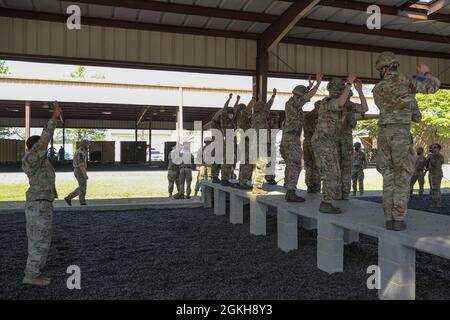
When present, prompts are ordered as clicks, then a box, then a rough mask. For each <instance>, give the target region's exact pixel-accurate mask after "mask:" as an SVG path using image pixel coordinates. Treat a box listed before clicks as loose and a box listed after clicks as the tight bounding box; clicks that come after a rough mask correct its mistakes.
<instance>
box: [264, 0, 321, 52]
mask: <svg viewBox="0 0 450 320" xmlns="http://www.w3.org/2000/svg"><path fill="white" fill-rule="evenodd" d="M319 1H320V0H307V1H306V0H305V1H295V2H294V3H293V4H291V5H290V6H289V8H287V9H286V11H285V12H283V14H282V15H281V16H280V17H279V18H278V19H277V21H275V22H274V23H272V24H271V25H270V26H269V27H268V28H267V29H266V30H265V31H264V32H263V34H262V35H261V37H260V39H259V40H260V42H261V50H263V51H268V50H270V49H272V48H273V47H275V46H276V45H277V44H278V43H279V42H280V41H281V39H283V38H284V37H285V36H286V34H287V33H288V32H289V31H291V29H292V28H293V27H294V26H295V25H296V23H297V22H298V21H299V20H300V19H301V18H303V17H304V16H305V15H306V14H307V13H308V12H309V11H310V10H311V9H312V8H313V7H314V6H315V5H317V4H318V3H319Z"/></svg>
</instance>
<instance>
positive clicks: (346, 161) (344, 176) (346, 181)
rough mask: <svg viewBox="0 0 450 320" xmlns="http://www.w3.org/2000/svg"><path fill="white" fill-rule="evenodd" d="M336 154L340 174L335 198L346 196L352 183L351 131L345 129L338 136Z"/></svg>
mask: <svg viewBox="0 0 450 320" xmlns="http://www.w3.org/2000/svg"><path fill="white" fill-rule="evenodd" d="M338 141H339V142H338V154H339V168H340V169H341V176H340V177H339V183H340V188H339V190H338V195H337V199H342V198H343V197H346V196H347V197H348V195H349V194H350V188H351V184H352V157H353V136H352V132H351V131H349V132H347V131H345V132H342V133H341V135H340V136H338Z"/></svg>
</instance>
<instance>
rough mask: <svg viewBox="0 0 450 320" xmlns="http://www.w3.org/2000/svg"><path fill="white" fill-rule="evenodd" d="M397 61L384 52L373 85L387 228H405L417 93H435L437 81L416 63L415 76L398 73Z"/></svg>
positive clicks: (418, 114) (378, 165) (379, 169)
mask: <svg viewBox="0 0 450 320" xmlns="http://www.w3.org/2000/svg"><path fill="white" fill-rule="evenodd" d="M399 66H400V63H399V61H398V59H397V57H396V56H395V54H394V53H392V52H383V53H381V54H380V55H379V57H378V59H377V61H376V68H377V70H378V71H379V72H380V78H381V81H380V82H379V83H378V84H377V85H376V86H375V87H374V88H373V96H374V100H375V104H376V105H377V107H378V108H379V109H380V119H379V121H378V126H379V128H380V131H379V133H378V139H377V140H378V152H377V170H378V171H379V172H380V173H381V174H382V175H383V209H384V215H385V220H386V229H388V230H395V231H401V230H404V229H405V228H406V223H405V222H404V218H405V215H406V211H407V209H408V200H409V193H410V182H411V176H412V174H413V172H414V149H413V145H412V139H411V133H410V128H411V121H414V122H420V121H421V114H420V111H419V109H418V105H417V102H416V99H415V94H416V93H428V94H429V93H435V92H436V91H437V90H439V86H440V81H439V79H437V78H436V77H434V76H432V75H431V73H430V69H429V68H428V66H426V65H424V64H419V65H418V66H417V72H418V75H417V76H414V77H407V76H405V75H403V74H402V73H399V72H398V70H397V69H398V67H399Z"/></svg>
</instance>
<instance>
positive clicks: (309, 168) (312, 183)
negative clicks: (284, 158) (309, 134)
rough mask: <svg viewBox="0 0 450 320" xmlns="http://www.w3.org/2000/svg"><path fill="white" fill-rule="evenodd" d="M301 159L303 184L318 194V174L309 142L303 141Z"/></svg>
mask: <svg viewBox="0 0 450 320" xmlns="http://www.w3.org/2000/svg"><path fill="white" fill-rule="evenodd" d="M303 159H304V161H305V184H306V185H307V186H308V187H311V188H312V189H313V190H314V191H317V192H320V173H319V168H318V166H317V164H316V160H315V157H314V150H313V147H312V144H311V140H307V139H305V140H303Z"/></svg>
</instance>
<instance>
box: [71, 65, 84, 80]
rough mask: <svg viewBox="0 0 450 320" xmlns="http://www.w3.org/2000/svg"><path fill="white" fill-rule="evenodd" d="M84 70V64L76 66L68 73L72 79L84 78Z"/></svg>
mask: <svg viewBox="0 0 450 320" xmlns="http://www.w3.org/2000/svg"><path fill="white" fill-rule="evenodd" d="M85 72H86V67H85V66H78V67H77V68H76V69H75V71H74V72H72V73H71V74H70V77H71V78H73V79H84V77H85Z"/></svg>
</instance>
